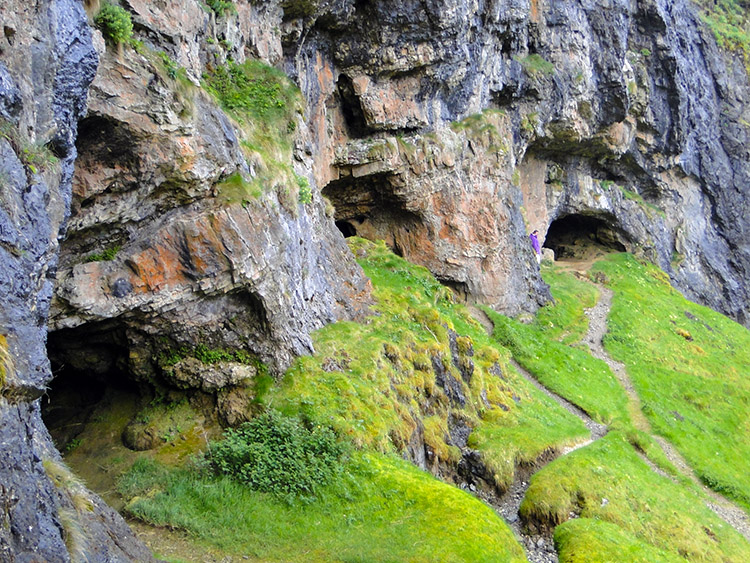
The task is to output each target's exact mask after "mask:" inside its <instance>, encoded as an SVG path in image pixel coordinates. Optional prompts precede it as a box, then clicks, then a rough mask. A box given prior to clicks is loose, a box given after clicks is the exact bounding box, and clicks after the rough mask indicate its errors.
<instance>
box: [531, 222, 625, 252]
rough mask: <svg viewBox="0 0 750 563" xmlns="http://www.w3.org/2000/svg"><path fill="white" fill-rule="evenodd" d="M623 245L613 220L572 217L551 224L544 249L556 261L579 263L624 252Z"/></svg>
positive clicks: (622, 236)
mask: <svg viewBox="0 0 750 563" xmlns="http://www.w3.org/2000/svg"><path fill="white" fill-rule="evenodd" d="M626 242H627V238H626V236H625V235H624V233H623V232H622V230H621V229H620V228H619V227H618V226H617V224H616V220H615V219H614V218H613V217H609V216H596V215H581V214H571V215H565V216H563V217H560V218H558V219H555V220H554V221H552V224H551V225H550V226H549V229H548V230H547V235H546V237H545V240H544V247H545V248H551V249H552V250H553V251H554V252H555V259H556V260H582V259H586V258H590V257H593V256H594V255H595V254H603V253H609V252H625V251H626V250H627V248H626V246H625V243H626Z"/></svg>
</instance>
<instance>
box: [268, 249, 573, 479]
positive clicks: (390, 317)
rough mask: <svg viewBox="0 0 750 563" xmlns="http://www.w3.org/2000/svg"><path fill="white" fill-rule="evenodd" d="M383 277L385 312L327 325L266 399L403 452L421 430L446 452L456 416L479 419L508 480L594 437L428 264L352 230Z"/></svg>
mask: <svg viewBox="0 0 750 563" xmlns="http://www.w3.org/2000/svg"><path fill="white" fill-rule="evenodd" d="M348 240H349V241H350V245H351V248H352V250H353V251H354V253H355V256H356V257H357V260H358V261H359V263H360V264H361V265H362V267H363V269H364V270H365V273H366V274H367V275H368V276H369V277H370V279H371V280H372V282H373V287H374V292H373V295H374V297H375V299H376V305H375V307H374V310H375V312H376V314H375V315H373V316H372V317H370V318H369V319H367V321H366V322H365V323H362V324H360V323H352V322H343V323H336V324H333V325H329V326H327V327H325V328H323V329H321V330H320V331H318V332H317V333H316V334H315V336H314V344H315V349H316V354H315V355H314V356H308V357H304V358H300V359H299V360H298V361H297V362H296V363H295V364H294V366H293V367H292V368H291V369H290V370H289V371H288V373H287V375H286V378H285V379H284V381H283V383H282V385H281V386H280V387H278V388H277V389H275V390H273V391H272V393H271V394H270V396H268V397H267V398H266V402H267V403H268V404H269V405H272V406H273V407H275V408H278V409H279V410H282V411H284V412H286V413H288V414H302V415H304V416H306V417H309V418H312V419H316V420H320V421H322V422H324V423H326V424H330V425H331V426H332V427H333V428H335V429H336V430H337V431H338V432H339V433H341V434H342V435H345V436H348V437H349V439H350V440H351V441H352V442H353V443H354V444H355V445H357V446H358V447H364V448H371V449H375V450H377V451H381V452H392V451H403V450H404V449H405V447H406V445H407V444H409V442H410V440H411V439H412V437H413V434H414V432H415V430H416V429H417V427H418V426H419V425H420V424H421V425H423V426H424V440H425V442H426V443H427V445H428V446H429V447H430V448H431V449H432V451H434V452H435V455H436V456H437V458H438V459H439V460H441V461H445V462H450V463H455V462H456V461H458V460H459V459H460V451H459V449H458V448H457V447H456V446H455V445H454V444H453V442H452V440H451V438H450V436H449V428H448V421H449V419H451V417H453V418H458V419H460V420H461V421H463V422H465V423H466V424H468V425H469V426H471V427H473V428H474V433H473V434H472V444H471V445H472V446H473V447H476V448H478V449H479V450H480V451H481V452H482V455H483V459H484V461H485V462H486V463H487V464H488V465H489V467H490V469H491V470H492V471H493V473H494V474H495V480H496V484H497V485H499V486H500V487H507V486H508V485H509V484H510V483H511V482H512V479H513V475H514V470H515V465H516V464H517V463H520V462H531V461H534V460H535V459H536V458H537V457H539V455H540V454H542V453H543V452H544V451H545V450H548V449H550V448H553V449H554V448H561V447H563V446H565V445H568V444H570V443H573V442H575V441H580V440H582V439H583V438H585V437H587V436H588V431H587V430H586V429H585V427H584V426H583V423H582V422H581V421H580V420H579V419H577V418H576V417H574V416H572V415H570V414H569V413H568V412H567V411H565V410H564V409H562V408H561V407H559V406H558V405H557V404H556V403H554V401H552V400H550V399H548V398H547V397H546V396H544V395H543V394H541V393H539V392H538V391H537V390H536V389H535V388H533V387H532V386H531V385H530V384H528V383H527V382H526V381H525V380H524V379H523V378H521V377H520V376H519V375H518V374H517V373H516V372H515V370H514V369H513V368H512V367H511V366H510V365H509V363H508V361H509V354H508V352H507V350H505V349H504V348H502V347H501V346H498V345H497V343H496V342H494V341H492V339H491V338H489V337H488V335H487V334H486V332H485V330H484V329H483V327H482V326H481V325H480V324H479V323H478V322H477V321H476V320H474V319H473V317H472V316H471V315H470V314H469V312H468V311H467V309H466V308H465V307H463V306H461V305H458V304H455V303H453V301H452V298H451V293H450V291H449V290H447V289H446V288H444V287H443V286H441V285H440V284H439V283H438V282H437V281H436V280H435V278H434V277H433V276H432V275H431V274H430V273H429V271H428V270H427V269H425V268H422V267H419V266H415V265H413V264H410V263H408V262H407V261H405V260H404V259H402V258H400V257H398V256H396V255H395V254H393V253H392V252H391V251H390V250H388V249H387V248H386V246H385V244H383V243H382V242H381V243H372V242H369V241H366V240H364V239H356V238H352V239H348Z"/></svg>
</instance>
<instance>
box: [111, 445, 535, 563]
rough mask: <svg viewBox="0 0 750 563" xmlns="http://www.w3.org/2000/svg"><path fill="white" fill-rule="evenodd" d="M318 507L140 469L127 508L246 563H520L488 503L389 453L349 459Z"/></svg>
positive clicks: (127, 486)
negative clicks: (244, 558)
mask: <svg viewBox="0 0 750 563" xmlns="http://www.w3.org/2000/svg"><path fill="white" fill-rule="evenodd" d="M347 465H348V468H347V473H346V476H345V478H344V479H343V480H341V481H339V482H338V483H335V484H334V485H331V486H328V487H324V488H323V489H321V491H320V495H319V498H318V499H317V500H316V501H315V502H310V503H299V502H292V503H290V502H287V501H284V500H282V499H280V498H279V497H278V496H276V495H273V494H270V493H261V492H257V491H254V490H252V489H251V488H249V487H247V486H245V485H243V484H240V483H239V482H237V481H236V480H233V479H231V478H229V477H212V476H209V475H206V474H202V473H199V472H196V471H195V470H190V469H182V470H174V469H172V470H170V469H167V468H165V467H164V466H159V465H156V464H154V463H153V462H149V461H142V462H139V463H137V464H136V465H135V466H133V468H132V469H131V470H130V471H129V472H128V473H127V474H126V476H125V477H124V479H123V480H122V481H121V484H120V487H121V490H122V491H123V493H124V494H126V495H127V496H128V497H130V498H132V499H133V500H131V502H130V503H129V505H128V507H127V510H128V512H129V513H130V514H132V515H134V516H137V517H138V518H141V519H143V520H145V521H147V522H150V523H152V524H154V525H157V526H169V527H177V528H179V529H182V530H185V531H187V532H188V533H189V534H191V535H192V536H193V537H195V538H196V539H198V540H199V541H201V542H202V543H206V544H210V545H213V546H216V547H218V548H220V549H221V550H222V551H224V552H226V553H231V554H242V555H244V556H248V557H249V559H250V560H251V561H285V562H297V561H298V562H314V561H321V562H322V561H326V562H327V561H414V562H421V561H423V562H431V561H438V560H439V561H446V562H451V561H456V562H458V561H466V562H469V561H471V562H474V561H487V562H489V561H497V562H513V561H519V562H520V561H525V557H524V555H523V550H522V549H521V547H520V546H519V545H518V543H517V542H516V541H515V539H514V538H513V535H512V533H511V532H510V530H509V529H508V528H507V526H505V524H504V523H503V522H502V520H500V518H499V517H498V516H497V515H496V514H495V513H494V512H493V511H492V509H490V508H489V507H487V506H486V505H484V504H482V503H481V502H480V501H478V500H477V499H475V498H474V497H472V496H471V495H469V494H467V493H465V492H463V491H461V490H459V489H456V488H455V487H451V486H449V485H446V484H444V483H442V482H440V481H438V480H436V479H434V478H433V477H431V476H430V475H428V474H426V473H424V472H422V471H420V470H418V469H416V468H415V467H414V466H412V465H411V464H409V463H407V462H405V461H403V460H400V459H398V458H395V457H392V456H383V455H378V454H360V453H357V454H355V455H354V457H353V459H351V460H350V461H349V462H348V464H347Z"/></svg>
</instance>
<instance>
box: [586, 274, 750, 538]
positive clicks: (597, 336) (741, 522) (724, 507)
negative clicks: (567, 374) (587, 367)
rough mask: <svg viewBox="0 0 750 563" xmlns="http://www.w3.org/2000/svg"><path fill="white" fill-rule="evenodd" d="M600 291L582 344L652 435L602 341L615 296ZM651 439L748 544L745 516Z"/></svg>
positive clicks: (638, 422) (629, 384) (661, 443)
mask: <svg viewBox="0 0 750 563" xmlns="http://www.w3.org/2000/svg"><path fill="white" fill-rule="evenodd" d="M599 291H600V297H599V301H598V302H597V303H596V305H594V307H592V308H590V309H586V310H585V312H586V316H587V317H588V318H589V330H588V332H587V333H586V336H585V337H584V338H583V341H582V342H583V343H584V344H586V345H587V346H588V347H589V349H590V350H591V354H592V355H593V356H595V357H596V358H599V359H600V360H603V361H604V362H606V363H607V365H609V367H610V368H611V369H612V372H613V373H614V374H615V377H617V379H618V381H619V382H620V384H621V385H622V386H623V387H624V388H625V391H626V393H627V395H628V398H629V405H628V407H629V411H630V415H631V419H632V421H633V424H635V426H636V428H638V429H639V430H643V431H645V432H648V433H649V434H651V426H650V424H649V422H648V420H647V419H646V416H645V415H644V414H643V411H642V410H641V401H640V398H639V397H638V394H637V393H636V391H635V387H634V386H633V382H632V381H631V380H630V377H629V376H628V373H627V371H626V369H625V366H624V365H623V364H622V363H620V362H618V361H615V360H613V359H612V358H611V357H610V356H609V354H608V353H607V351H606V350H605V349H604V345H603V343H602V338H603V337H604V335H605V334H606V333H607V317H608V316H609V311H610V309H611V308H612V297H613V295H614V294H613V292H612V290H611V289H609V288H607V287H604V286H602V285H599ZM652 437H653V438H654V440H656V442H657V443H658V444H659V446H660V447H661V449H662V450H663V451H664V454H665V455H666V456H667V458H668V459H669V461H670V462H672V463H673V464H674V465H675V466H676V467H677V469H678V470H679V471H680V472H681V473H683V474H684V475H687V476H688V477H689V478H690V479H691V480H692V481H693V482H694V483H695V484H697V485H698V486H699V487H700V488H701V489H702V490H703V491H704V492H705V493H706V495H707V496H708V497H709V498H710V501H706V506H708V508H710V509H711V510H712V511H713V512H714V513H715V514H716V515H717V516H718V517H719V518H721V519H722V520H724V521H725V522H726V523H727V524H729V525H730V526H731V527H732V528H734V529H735V530H736V531H737V532H739V533H740V534H742V535H743V536H744V537H745V539H747V540H748V541H750V518H749V517H748V515H747V514H746V513H745V512H744V511H743V510H742V509H741V508H739V507H738V506H736V505H735V504H734V503H732V502H731V501H730V500H728V499H726V498H724V497H723V496H721V495H720V494H718V493H717V492H716V491H713V490H711V489H709V488H708V487H706V486H705V485H704V484H703V483H702V482H701V481H700V479H698V477H697V476H696V475H695V473H694V472H693V470H692V469H691V468H690V466H689V465H688V464H687V462H686V461H685V458H683V457H682V455H681V454H680V453H679V452H678V451H677V449H676V448H675V447H674V446H673V445H672V444H671V443H670V442H668V441H667V440H665V439H664V438H662V437H660V436H654V435H652ZM641 457H642V458H644V461H646V463H648V465H649V466H650V467H651V468H652V469H654V471H656V472H657V473H659V474H660V475H663V476H666V473H664V472H663V471H661V470H659V469H658V468H657V467H656V466H654V464H653V463H651V461H650V460H648V459H647V458H645V456H641Z"/></svg>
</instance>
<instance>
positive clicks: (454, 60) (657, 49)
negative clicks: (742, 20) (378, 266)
mask: <svg viewBox="0 0 750 563" xmlns="http://www.w3.org/2000/svg"><path fill="white" fill-rule="evenodd" d="M295 21H296V22H297V24H296V25H297V27H295V26H294V25H293V22H291V21H290V22H287V24H286V27H285V28H283V29H284V31H285V32H286V35H285V36H284V40H285V53H286V54H287V57H288V59H289V60H290V61H292V62H291V63H290V68H292V67H293V68H294V69H295V72H296V73H297V75H298V79H299V83H300V84H301V86H302V88H303V91H304V92H305V93H306V95H307V96H308V101H309V107H310V113H311V118H310V123H311V125H312V127H313V130H314V134H315V135H316V139H317V144H318V146H319V147H320V148H319V150H318V151H317V152H316V155H317V157H318V158H317V161H316V162H317V169H316V170H317V178H318V180H319V182H320V183H321V185H328V187H326V188H325V189H324V193H326V194H328V195H329V197H331V199H332V201H333V202H334V204H336V207H337V210H338V214H337V219H339V220H341V221H345V222H346V223H347V226H345V227H344V228H345V229H347V230H348V232H350V231H351V229H350V226H349V225H351V227H353V228H354V230H355V231H357V232H358V233H362V234H366V233H373V234H375V235H376V236H383V237H385V238H388V239H389V240H392V241H393V244H394V246H396V247H397V248H398V249H399V250H400V251H401V252H402V253H403V254H404V256H407V257H409V258H410V259H413V260H416V261H418V262H422V263H424V264H426V265H429V267H430V268H431V269H433V271H435V272H436V273H437V274H438V276H440V277H441V279H443V280H445V281H447V282H449V283H450V282H452V283H454V285H459V286H463V285H462V284H466V287H467V288H468V289H469V291H470V292H472V293H473V294H474V295H475V296H476V297H477V298H480V299H482V300H487V301H489V302H492V303H495V304H496V305H499V306H500V307H501V308H504V309H506V310H508V311H511V312H513V311H515V310H518V309H519V308H524V307H525V308H528V307H529V306H531V305H532V304H533V301H534V300H533V299H527V298H526V293H527V292H528V291H534V290H535V289H536V291H537V292H538V288H539V283H538V278H535V277H534V275H533V273H532V274H528V273H527V271H526V268H527V265H526V263H527V262H528V260H529V252H528V249H526V246H528V245H525V244H524V242H525V241H523V240H522V235H523V233H524V224H523V223H521V221H520V219H521V216H523V217H525V219H526V225H525V226H526V227H527V230H531V229H532V228H538V229H540V230H541V231H542V233H544V232H545V231H546V230H547V228H548V227H549V226H550V225H551V224H552V222H553V221H555V220H557V219H562V218H564V217H566V216H569V215H585V216H591V217H595V218H597V221H600V222H601V223H602V224H604V225H606V227H607V228H606V230H607V231H608V232H609V233H612V235H613V236H615V237H616V238H617V241H613V242H616V245H615V246H616V247H619V246H622V247H625V248H627V249H628V250H631V251H634V252H636V253H639V254H642V255H644V256H645V257H647V258H649V259H650V260H652V261H654V262H656V263H658V264H659V265H660V266H661V267H662V268H663V269H665V270H666V271H668V272H669V273H670V275H671V276H672V278H673V281H674V282H675V283H676V284H677V286H678V287H680V288H681V289H682V290H683V291H684V292H685V293H686V294H687V295H688V296H690V297H692V298H694V299H696V300H698V301H701V302H704V303H706V304H709V305H711V306H712V307H714V308H716V309H718V310H721V311H723V312H725V313H727V314H729V315H731V316H733V317H735V318H736V319H738V320H740V321H742V322H745V323H747V321H748V317H747V314H748V308H747V297H748V284H747V283H746V280H747V267H748V261H747V252H746V246H747V240H748V239H747V233H746V229H747V203H746V199H747V198H745V197H744V196H743V195H742V194H743V193H744V190H745V187H744V186H746V185H747V181H746V179H747V175H748V159H747V148H746V147H747V144H746V141H747V127H746V126H744V125H742V123H743V120H744V122H745V123H746V122H747V119H746V114H747V102H746V100H747V99H748V92H747V88H748V86H747V78H746V73H745V70H744V67H743V66H742V62H741V61H740V60H739V57H738V58H736V59H732V58H731V57H728V56H727V55H726V54H721V53H719V51H718V50H717V48H716V46H715V42H714V39H713V37H712V36H711V34H710V32H708V31H707V30H706V29H705V28H704V27H703V25H702V24H701V23H700V21H699V18H698V16H697V14H696V12H695V7H694V6H693V5H692V4H691V3H688V2H666V1H659V0H656V1H648V2H640V3H638V4H637V5H633V4H631V3H629V2H618V1H614V2H610V3H607V4H606V5H602V4H601V3H595V4H592V3H587V2H573V3H564V4H561V3H559V2H542V1H538V0H534V1H532V2H515V1H503V2H500V1H498V2H493V1H489V2H479V1H467V2H452V1H435V2H428V3H425V2H416V1H415V2H404V3H400V4H399V6H398V8H395V7H394V6H393V5H392V4H391V3H388V2H366V3H364V2H347V1H339V2H328V3H325V5H324V7H321V8H320V11H319V13H317V14H316V15H315V16H314V17H311V18H308V20H305V21H304V22H302V20H295ZM488 107H490V108H496V109H500V110H502V111H504V112H505V119H506V120H507V121H508V123H509V126H508V127H505V128H501V136H502V137H503V140H504V142H505V143H506V145H505V146H506V150H507V155H506V157H505V158H503V159H501V160H500V161H498V162H496V163H493V166H492V167H490V166H487V165H484V168H485V171H486V172H480V173H479V174H475V175H473V176H472V175H471V174H468V175H467V174H466V173H464V172H461V171H462V170H466V168H467V166H468V167H474V168H477V166H478V167H480V168H481V167H482V166H483V165H482V164H479V163H482V162H489V161H491V152H492V151H488V150H487V146H485V147H475V149H473V150H472V151H470V152H467V151H466V150H465V145H462V144H461V143H456V144H454V148H455V149H457V151H458V152H453V151H449V152H451V156H450V158H449V161H450V160H451V159H453V160H455V161H456V163H457V164H456V165H455V167H449V166H445V165H442V164H439V163H438V164H437V165H433V164H432V163H431V162H430V163H429V164H425V163H424V162H423V163H421V164H420V166H421V168H422V170H415V169H414V167H413V166H411V165H410V163H409V161H408V159H407V158H405V156H404V155H403V154H401V156H399V157H393V156H392V155H391V156H389V157H388V158H386V159H385V160H383V159H381V162H380V163H378V164H376V165H373V160H377V159H373V155H372V154H368V150H375V151H377V147H378V146H380V144H381V143H383V142H384V141H383V138H384V137H385V136H388V135H401V136H406V137H409V136H410V135H413V134H415V133H417V132H419V133H420V134H423V133H424V132H425V131H431V132H432V133H433V134H434V135H435V136H437V137H438V138H440V139H444V138H445V137H446V134H444V133H443V131H444V129H445V126H446V124H447V123H449V122H451V121H455V120H461V119H463V118H465V116H467V115H469V114H471V113H475V112H478V111H480V110H483V109H485V108H488ZM743 116H744V117H743ZM448 136H450V135H448ZM352 138H356V139H357V141H356V143H355V145H354V146H353V147H352V148H350V149H347V150H346V151H345V152H346V153H347V158H344V159H341V158H337V156H336V154H337V153H336V147H338V146H343V145H345V144H346V143H348V142H349V139H352ZM367 145H369V146H370V149H368V150H363V147H366V146H367ZM469 147H470V148H471V146H470V145H469ZM477 149H478V150H477ZM400 152H401V153H403V151H400ZM352 154H355V155H359V156H355V157H354V158H353V159H352V156H351V155H352ZM488 157H490V158H489V159H488ZM385 161H387V162H388V164H387V165H384V164H383V162H385ZM331 163H333V166H331ZM468 163H471V164H468ZM441 167H442V169H443V172H442V173H441V172H437V170H439V169H440V168H441ZM490 169H491V171H490ZM448 170H450V172H449V173H447V171H448ZM478 177H479V178H481V179H480V180H479V181H477V179H478ZM482 179H483V180H482ZM514 180H515V181H514ZM483 181H484V182H487V183H492V184H494V187H493V189H492V190H488V189H487V188H486V187H482V182H483ZM404 186H419V188H418V189H416V190H414V191H410V188H408V187H407V188H404ZM426 192H429V195H428V197H427V198H425V197H424V196H425V195H426ZM363 193H365V194H376V195H374V196H371V195H363ZM458 193H461V194H462V196H463V197H466V196H467V195H469V194H470V193H474V194H475V196H476V200H475V201H481V202H482V203H481V204H480V205H476V204H474V205H472V206H471V207H472V208H473V209H466V210H463V211H461V210H457V209H455V207H453V206H451V207H444V208H441V207H440V206H436V205H435V199H436V198H441V199H443V200H450V199H452V198H454V197H456V194H458ZM406 194H409V195H406ZM488 196H494V198H493V197H488ZM410 197H411V198H412V201H411V202H409V199H410ZM497 197H499V198H500V199H501V200H504V201H507V202H508V203H510V205H511V207H510V208H506V211H505V212H504V213H500V214H498V213H496V211H495V208H494V206H495V205H497V199H496V198H497ZM368 198H369V199H370V200H374V199H378V198H379V199H378V201H379V203H375V204H369V203H368V204H366V205H365V204H364V200H365V199H368ZM471 198H472V196H471V195H469V198H468V201H471ZM353 200H357V201H358V203H357V205H355V206H352V204H351V203H352V201H353ZM417 202H418V203H417ZM520 202H522V204H521V203H520ZM500 206H501V207H503V206H504V204H500ZM509 209H510V210H509ZM519 209H521V210H522V213H518V212H517V211H518V210H519ZM405 211H406V212H408V213H404V212H405ZM493 216H494V217H497V221H496V222H495V224H494V229H495V233H494V234H492V235H489V236H488V237H485V238H484V240H483V244H482V246H483V248H484V250H478V249H477V246H476V245H475V244H473V241H474V240H476V239H475V238H473V237H470V236H466V237H465V238H464V240H458V239H456V238H455V237H454V238H453V240H450V242H447V240H446V239H448V240H449V239H450V237H446V230H445V229H442V228H438V225H441V223H443V222H445V223H446V224H447V223H450V222H455V224H457V225H483V224H485V223H486V222H487V220H488V219H489V218H490V217H493ZM353 221H354V222H353ZM355 223H357V224H361V225H362V227H361V228H360V229H357V225H356V224H355ZM407 224H408V229H409V231H408V232H409V233H414V232H418V233H419V234H418V235H416V236H413V235H407V233H406V232H405V231H406V228H407ZM410 237H411V240H410ZM416 240H419V243H418V245H417V243H416ZM469 240H471V241H472V243H467V242H466V241H469ZM447 246H450V249H449V250H446V247H447ZM490 248H495V249H496V251H495V252H494V253H492V252H488V251H487V249H490ZM426 254H429V257H427V256H426ZM436 264H439V265H436ZM519 270H520V271H521V273H519ZM467 280H471V282H467ZM519 282H520V284H519ZM503 294H504V297H503ZM519 296H520V297H519Z"/></svg>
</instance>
